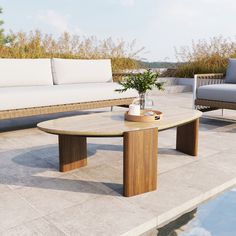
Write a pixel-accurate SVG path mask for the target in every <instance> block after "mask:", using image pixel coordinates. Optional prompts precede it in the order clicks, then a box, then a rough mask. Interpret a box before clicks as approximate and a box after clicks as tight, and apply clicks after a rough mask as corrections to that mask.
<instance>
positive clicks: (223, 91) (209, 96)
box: [197, 84, 236, 102]
mask: <svg viewBox="0 0 236 236" xmlns="http://www.w3.org/2000/svg"><path fill="white" fill-rule="evenodd" d="M197 98H199V99H206V100H214V101H222V102H236V84H212V85H204V86H201V87H199V88H198V90H197Z"/></svg>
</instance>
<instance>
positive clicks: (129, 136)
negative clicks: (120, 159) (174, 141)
mask: <svg viewBox="0 0 236 236" xmlns="http://www.w3.org/2000/svg"><path fill="white" fill-rule="evenodd" d="M157 140H158V129H147V130H140V131H131V132H126V133H125V134H124V171H123V175H124V180H123V182H124V184H123V186H124V187H123V189H124V191H123V192H124V196H126V197H130V196H134V195H138V194H141V193H145V192H150V191H153V190H156V188H157Z"/></svg>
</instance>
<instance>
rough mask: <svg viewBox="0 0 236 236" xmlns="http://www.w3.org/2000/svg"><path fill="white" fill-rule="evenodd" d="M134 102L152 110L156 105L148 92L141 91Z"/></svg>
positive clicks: (143, 108) (142, 108)
mask: <svg viewBox="0 0 236 236" xmlns="http://www.w3.org/2000/svg"><path fill="white" fill-rule="evenodd" d="M134 104H137V105H140V109H141V110H152V109H153V105H154V103H153V100H152V99H150V98H149V96H148V94H147V93H140V94H139V98H138V99H135V101H134Z"/></svg>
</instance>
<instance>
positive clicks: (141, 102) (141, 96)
mask: <svg viewBox="0 0 236 236" xmlns="http://www.w3.org/2000/svg"><path fill="white" fill-rule="evenodd" d="M145 100H146V94H145V93H140V94H139V105H140V109H141V110H144V109H145Z"/></svg>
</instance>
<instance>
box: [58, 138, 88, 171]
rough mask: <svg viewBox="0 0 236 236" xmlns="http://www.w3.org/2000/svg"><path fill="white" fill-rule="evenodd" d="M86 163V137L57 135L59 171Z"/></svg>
mask: <svg viewBox="0 0 236 236" xmlns="http://www.w3.org/2000/svg"><path fill="white" fill-rule="evenodd" d="M86 165H87V142H86V137H80V136H74V135H59V166H60V167H59V168H60V171H61V172H66V171H70V170H73V169H77V168H80V167H83V166H86Z"/></svg>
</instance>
